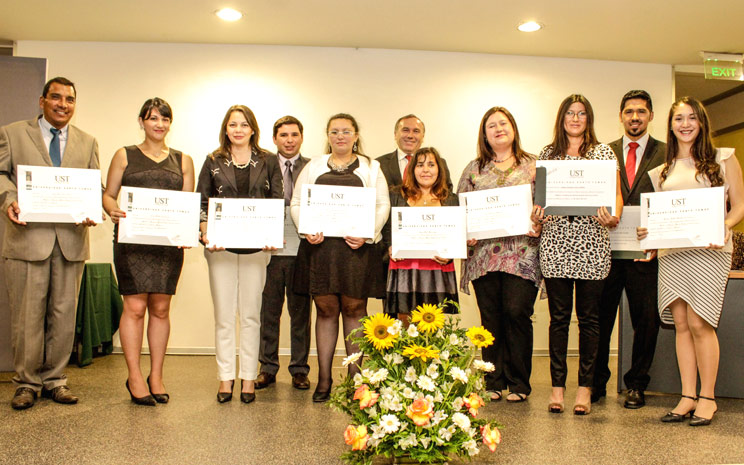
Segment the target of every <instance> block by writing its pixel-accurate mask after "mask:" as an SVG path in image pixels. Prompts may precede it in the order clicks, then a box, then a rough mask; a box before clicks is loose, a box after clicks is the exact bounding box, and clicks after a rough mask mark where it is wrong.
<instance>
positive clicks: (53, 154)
mask: <svg viewBox="0 0 744 465" xmlns="http://www.w3.org/2000/svg"><path fill="white" fill-rule="evenodd" d="M50 131H52V142H50V143H49V158H51V159H52V165H54V166H59V165H61V164H62V156H61V155H60V151H59V133H60V132H62V131H60V130H59V129H57V128H51V129H50Z"/></svg>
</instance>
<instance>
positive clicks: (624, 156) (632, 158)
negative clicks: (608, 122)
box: [592, 90, 666, 409]
mask: <svg viewBox="0 0 744 465" xmlns="http://www.w3.org/2000/svg"><path fill="white" fill-rule="evenodd" d="M653 119H654V112H653V105H652V102H651V96H650V95H649V94H648V92H646V91H644V90H631V91H629V92H628V93H626V94H625V95H624V96H623V99H622V101H621V102H620V121H621V122H622V123H623V127H624V129H625V134H624V135H623V137H622V138H620V139H618V140H616V141H614V142H612V143H610V147H612V150H613V151H614V152H615V155H617V161H618V163H619V164H620V182H621V186H620V187H621V191H622V195H623V204H624V205H639V204H640V200H641V193H643V192H653V191H654V188H653V186H652V185H651V179H650V178H649V176H648V171H649V170H651V169H653V168H655V167H657V166H658V165H661V164H662V163H664V157H665V154H666V144H664V143H663V142H660V141H658V140H656V139H654V138H653V137H651V136H650V135H649V133H648V124H649V123H650V122H651V121H652V120H653ZM657 278H658V265H657V261H656V259H653V260H651V261H635V260H631V259H614V258H613V259H612V268H611V269H610V274H609V275H608V276H607V278H606V280H605V286H604V291H603V292H602V298H601V299H600V307H599V312H600V313H599V349H598V352H597V363H596V369H595V373H594V386H593V389H592V402H597V401H598V400H599V399H601V398H602V397H603V396H605V395H606V385H607V381H609V379H610V370H609V367H608V359H609V352H610V337H611V336H612V328H613V327H614V326H615V317H616V316H617V309H618V305H619V303H620V297H621V296H622V293H623V289H625V293H626V295H627V296H628V310H629V313H630V321H631V323H632V325H633V351H632V363H631V367H630V369H629V370H628V372H627V373H625V375H624V377H623V380H624V381H625V386H626V387H627V388H628V392H627V394H626V396H625V402H624V406H625V408H629V409H638V408H641V407H643V406H644V405H645V404H646V400H645V395H644V391H645V390H646V387H647V386H648V383H649V380H650V377H649V375H648V370H649V368H650V367H651V362H652V361H653V358H654V351H655V349H656V337H657V335H658V334H659V313H658V311H657V308H656V307H657V302H656V300H657V294H658V291H657ZM618 375H619V374H618Z"/></svg>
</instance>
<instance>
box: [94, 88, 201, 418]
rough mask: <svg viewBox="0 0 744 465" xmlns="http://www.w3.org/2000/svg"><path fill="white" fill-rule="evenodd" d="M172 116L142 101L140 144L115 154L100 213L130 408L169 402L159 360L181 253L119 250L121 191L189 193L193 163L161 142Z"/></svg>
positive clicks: (159, 102) (160, 103) (134, 247)
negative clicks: (107, 236)
mask: <svg viewBox="0 0 744 465" xmlns="http://www.w3.org/2000/svg"><path fill="white" fill-rule="evenodd" d="M172 118H173V113H172V111H171V107H170V105H168V103H167V102H166V101H165V100H163V99H160V98H157V97H156V98H152V99H149V100H147V101H146V102H145V103H144V105H142V109H141V110H140V113H139V123H140V127H141V128H142V129H143V130H144V132H145V140H144V141H142V142H141V143H140V144H138V145H132V146H129V147H122V148H120V149H119V150H117V151H116V153H115V154H114V158H113V160H111V165H110V166H109V171H108V176H107V179H106V191H105V192H104V193H103V208H104V209H105V210H106V213H108V214H109V216H111V221H113V222H114V224H115V225H116V226H115V231H114V265H115V267H116V275H117V278H118V279H119V291H120V292H121V294H122V297H123V299H124V312H123V313H122V315H121V321H120V322H119V337H120V338H121V347H122V349H123V350H124V358H125V359H126V362H127V369H128V370H129V375H128V377H127V382H126V386H127V390H129V394H130V396H131V399H132V401H133V402H135V403H137V404H142V405H155V404H156V402H160V403H166V402H168V394H166V393H165V387H164V386H163V359H164V358H165V349H166V347H167V346H168V336H169V334H170V320H169V311H170V301H171V296H172V295H173V294H175V292H176V285H177V284H178V278H179V276H180V275H181V267H182V266H183V250H182V249H181V248H177V247H168V246H160V245H140V244H120V243H119V242H118V241H117V233H118V223H119V218H124V217H126V213H125V212H124V211H123V210H121V209H119V205H118V203H117V200H116V199H117V197H118V195H119V189H120V188H121V186H132V187H145V188H153V189H170V190H182V191H186V192H191V191H193V190H194V163H193V162H192V161H191V157H189V156H188V155H186V154H183V153H181V152H179V151H178V150H174V149H172V148H169V147H168V146H167V145H166V143H165V137H166V136H167V135H168V131H169V130H170V125H171V120H172ZM145 312H148V315H149V318H148V321H147V342H148V345H149V347H150V376H148V377H147V381H145V379H144V377H143V376H142V372H141V370H140V352H141V350H142V336H143V332H144V323H145Z"/></svg>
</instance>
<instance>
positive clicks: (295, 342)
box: [258, 255, 310, 376]
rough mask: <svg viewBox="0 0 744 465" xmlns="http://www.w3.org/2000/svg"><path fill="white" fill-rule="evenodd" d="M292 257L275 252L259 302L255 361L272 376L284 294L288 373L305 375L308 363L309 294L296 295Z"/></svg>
mask: <svg viewBox="0 0 744 465" xmlns="http://www.w3.org/2000/svg"><path fill="white" fill-rule="evenodd" d="M294 268H295V257H287V256H280V255H275V256H273V257H271V262H269V265H268V266H267V267H266V284H265V285H264V290H263V302H262V304H261V343H260V344H259V350H258V360H259V362H261V371H262V372H266V373H269V374H272V375H275V374H276V373H277V372H278V371H279V322H280V318H281V316H282V307H283V306H284V295H285V293H286V296H287V311H288V313H289V319H290V323H289V324H290V343H291V354H292V355H291V357H290V360H289V367H288V368H289V372H290V373H291V374H292V375H293V376H294V375H297V374H305V375H306V374H308V373H309V372H310V365H308V363H307V357H308V355H309V353H310V296H309V295H302V294H295V292H294V286H293V279H294V273H295V270H294Z"/></svg>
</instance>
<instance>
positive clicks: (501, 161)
mask: <svg viewBox="0 0 744 465" xmlns="http://www.w3.org/2000/svg"><path fill="white" fill-rule="evenodd" d="M513 156H514V155H513V154H512V155H509V156H508V157H506V158H504V159H503V160H497V159H496V157H494V158H493V161H494V162H496V163H504V162H505V161H507V160H509V159H510V158H512V157H513Z"/></svg>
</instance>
